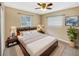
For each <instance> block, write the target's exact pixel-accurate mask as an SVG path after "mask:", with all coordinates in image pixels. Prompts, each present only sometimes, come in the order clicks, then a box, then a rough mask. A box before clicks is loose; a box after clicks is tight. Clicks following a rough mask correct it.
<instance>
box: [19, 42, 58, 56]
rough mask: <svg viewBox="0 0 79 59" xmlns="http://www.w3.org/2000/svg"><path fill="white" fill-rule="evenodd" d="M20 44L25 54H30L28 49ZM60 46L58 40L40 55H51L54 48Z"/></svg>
mask: <svg viewBox="0 0 79 59" xmlns="http://www.w3.org/2000/svg"><path fill="white" fill-rule="evenodd" d="M19 46H20V48H21V50H22V52H23V54H24V56H30V54H29V53H28V52H27V50H26V49H25V48H24V47H23V45H22V44H21V43H20V42H19ZM57 46H58V41H56V42H55V43H54V44H53V45H52V46H50V47H49V48H48V49H47V50H46V51H44V52H43V53H42V54H41V55H40V56H49V55H50V54H51V53H52V52H53V51H54V49H55V48H56V47H57Z"/></svg>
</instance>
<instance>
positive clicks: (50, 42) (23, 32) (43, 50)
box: [17, 27, 58, 56]
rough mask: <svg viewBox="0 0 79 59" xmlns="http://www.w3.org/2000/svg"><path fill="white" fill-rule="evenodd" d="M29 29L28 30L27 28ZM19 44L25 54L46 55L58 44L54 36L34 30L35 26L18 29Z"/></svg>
mask: <svg viewBox="0 0 79 59" xmlns="http://www.w3.org/2000/svg"><path fill="white" fill-rule="evenodd" d="M29 29H30V30H29ZM19 32H20V34H19V35H18V42H19V46H20V48H21V50H22V52H23V54H24V55H25V56H48V55H50V54H51V52H53V51H54V49H55V48H56V47H57V46H58V41H57V39H56V38H55V37H51V36H48V35H46V34H42V33H39V32H37V31H36V28H34V27H33V28H27V29H25V28H24V29H23V28H22V29H21V28H20V29H18V30H17V33H19Z"/></svg>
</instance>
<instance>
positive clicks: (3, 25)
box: [1, 4, 5, 55]
mask: <svg viewBox="0 0 79 59" xmlns="http://www.w3.org/2000/svg"><path fill="white" fill-rule="evenodd" d="M4 22H5V20H4V6H3V4H2V6H1V55H3V53H4V49H5V40H4V39H5V38H4V37H5V30H4V29H5V28H4V27H5V23H4Z"/></svg>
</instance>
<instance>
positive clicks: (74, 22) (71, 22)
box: [65, 16, 79, 26]
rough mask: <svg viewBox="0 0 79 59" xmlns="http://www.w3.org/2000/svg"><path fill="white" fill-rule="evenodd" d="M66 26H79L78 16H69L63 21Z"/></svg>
mask: <svg viewBox="0 0 79 59" xmlns="http://www.w3.org/2000/svg"><path fill="white" fill-rule="evenodd" d="M65 25H66V26H79V18H78V16H70V17H66V19H65Z"/></svg>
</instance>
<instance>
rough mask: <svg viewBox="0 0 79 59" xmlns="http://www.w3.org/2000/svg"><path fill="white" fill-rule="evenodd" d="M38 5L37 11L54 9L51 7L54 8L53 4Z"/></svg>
mask: <svg viewBox="0 0 79 59" xmlns="http://www.w3.org/2000/svg"><path fill="white" fill-rule="evenodd" d="M37 5H38V6H39V7H38V8H35V9H42V10H44V9H52V8H51V7H50V6H52V5H53V4H52V3H37Z"/></svg>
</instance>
